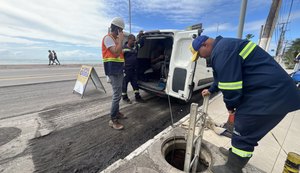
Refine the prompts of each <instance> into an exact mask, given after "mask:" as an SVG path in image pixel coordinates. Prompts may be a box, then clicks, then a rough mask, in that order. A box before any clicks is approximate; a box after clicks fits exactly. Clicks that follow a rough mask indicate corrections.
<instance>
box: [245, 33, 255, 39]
mask: <svg viewBox="0 0 300 173" xmlns="http://www.w3.org/2000/svg"><path fill="white" fill-rule="evenodd" d="M253 37H254V35H253V34H247V35H246V40H251V38H253Z"/></svg>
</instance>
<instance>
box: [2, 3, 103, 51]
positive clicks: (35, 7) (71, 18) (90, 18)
mask: <svg viewBox="0 0 300 173" xmlns="http://www.w3.org/2000/svg"><path fill="white" fill-rule="evenodd" d="M104 9H105V3H104V2H103V1H101V0H89V1H81V0H64V1H60V0H48V1H40V0H27V1H22V0H6V1H2V2H1V6H0V14H1V15H0V21H1V23H2V24H1V26H0V34H5V35H7V36H18V37H27V38H37V39H45V40H53V41H58V42H67V43H73V44H82V45H92V46H97V45H98V44H99V40H100V37H101V35H105V34H106V32H107V26H108V23H109V20H108V17H107V16H106V15H105V10H104ZM22 41H24V40H22ZM3 42H5V41H4V40H1V41H0V43H3ZM28 42H31V41H28Z"/></svg>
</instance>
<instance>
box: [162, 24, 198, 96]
mask: <svg viewBox="0 0 300 173" xmlns="http://www.w3.org/2000/svg"><path fill="white" fill-rule="evenodd" d="M194 34H195V35H197V31H195V30H194V31H182V32H177V33H175V35H174V45H173V51H172V56H171V61H170V67H169V76H168V81H167V86H166V94H168V95H170V96H172V97H175V98H179V99H181V100H185V101H188V100H189V99H190V97H191V95H192V92H193V86H194V85H193V77H194V72H195V65H196V63H195V62H192V61H191V59H192V53H191V51H190V49H189V47H190V45H191V44H192V41H193V39H192V37H193V35H194Z"/></svg>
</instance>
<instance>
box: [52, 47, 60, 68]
mask: <svg viewBox="0 0 300 173" xmlns="http://www.w3.org/2000/svg"><path fill="white" fill-rule="evenodd" d="M52 53H53V63H55V64H56V65H57V62H58V65H60V62H59V61H58V59H57V55H56V52H55V51H54V50H52ZM55 61H57V62H55ZM53 63H52V64H53Z"/></svg>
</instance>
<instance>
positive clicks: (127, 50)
mask: <svg viewBox="0 0 300 173" xmlns="http://www.w3.org/2000/svg"><path fill="white" fill-rule="evenodd" d="M130 51H131V50H130V49H126V48H125V49H123V52H124V53H125V52H130Z"/></svg>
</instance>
